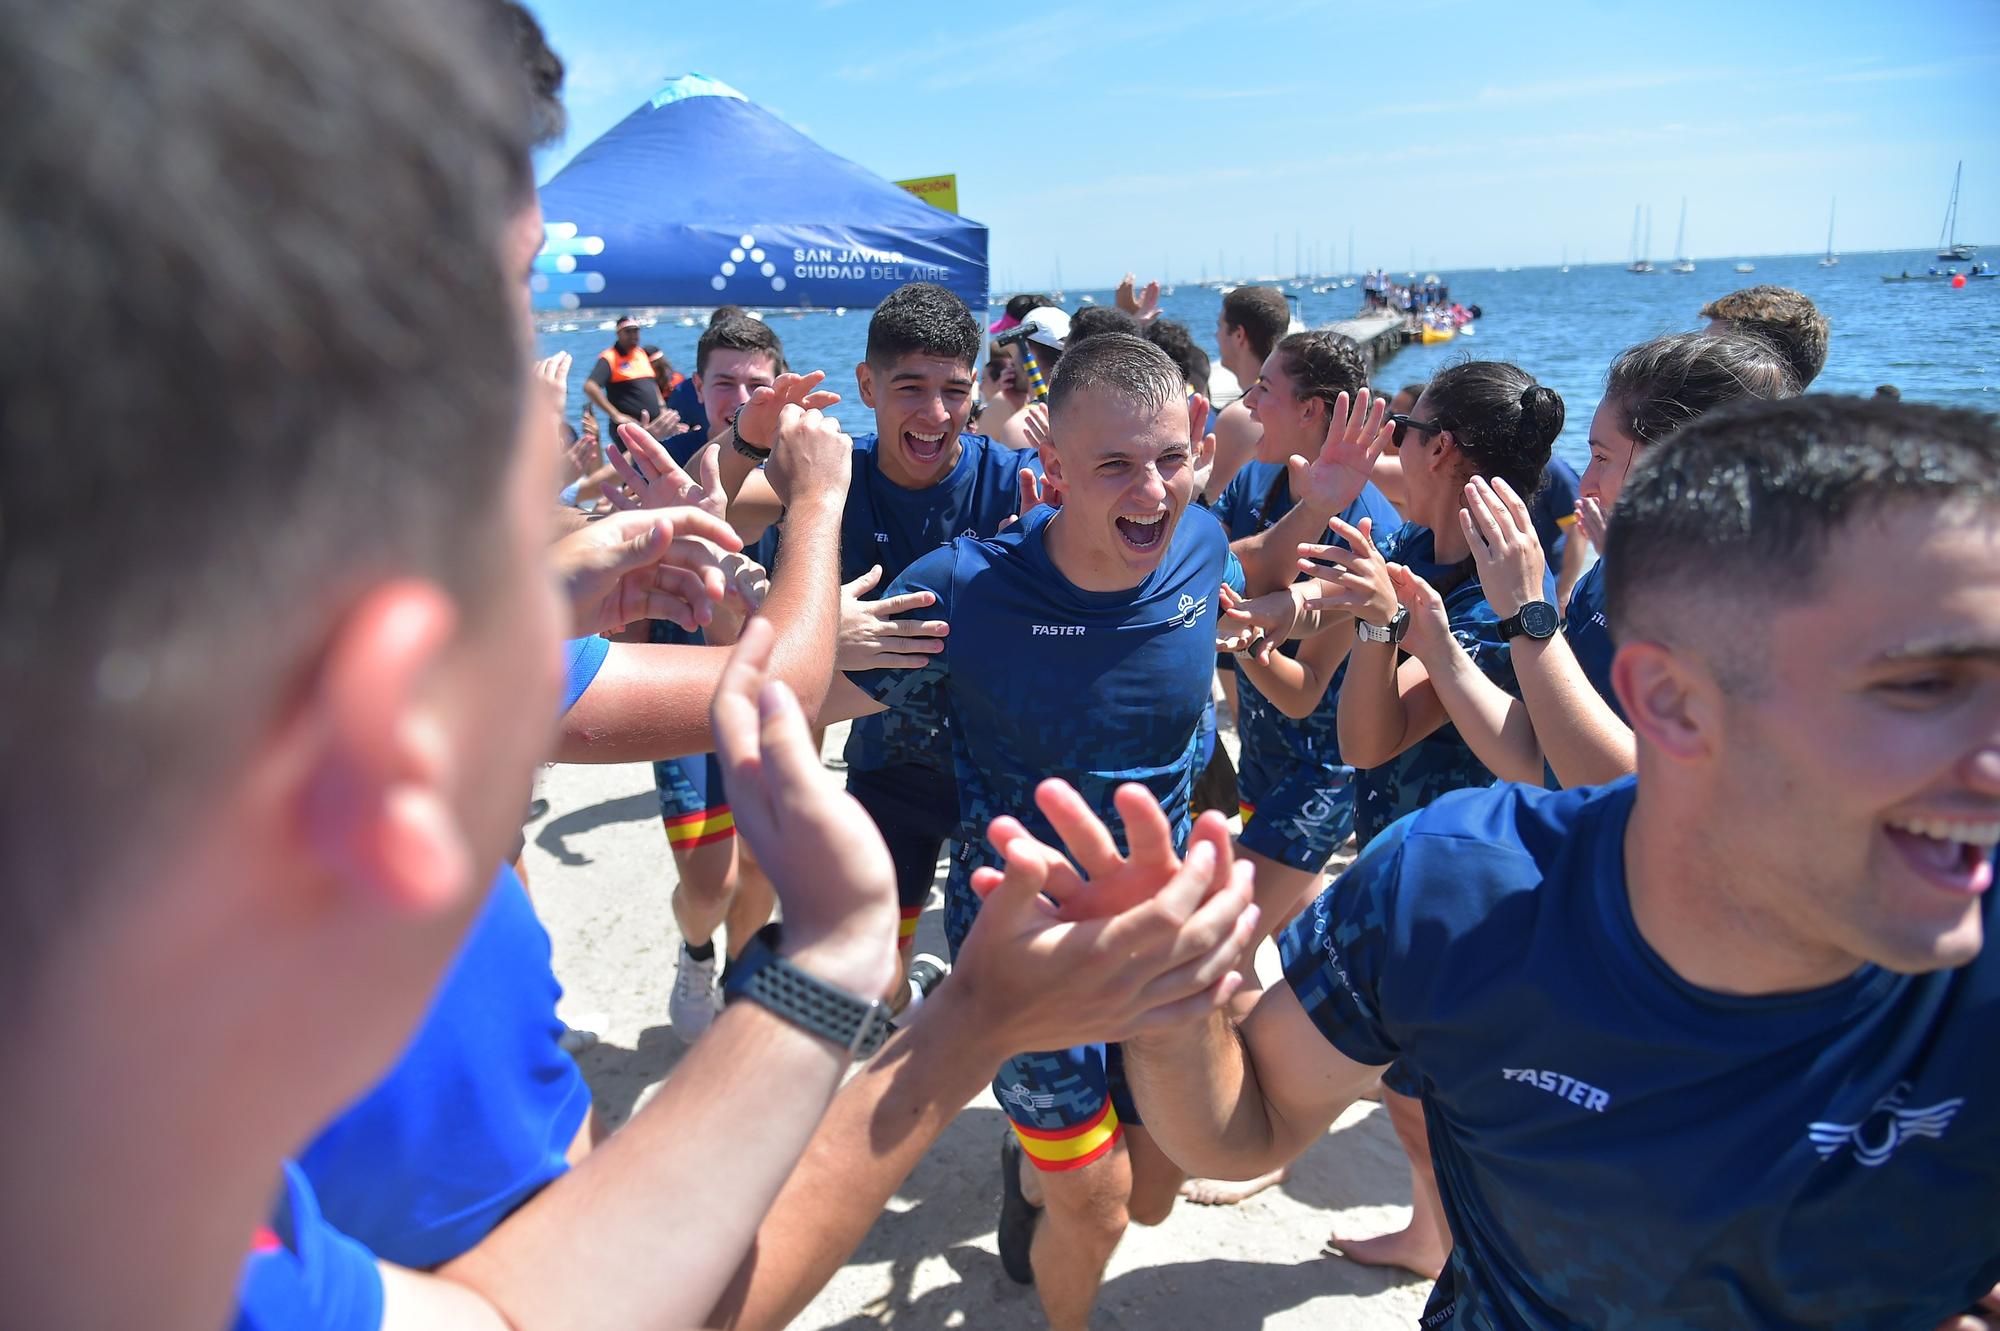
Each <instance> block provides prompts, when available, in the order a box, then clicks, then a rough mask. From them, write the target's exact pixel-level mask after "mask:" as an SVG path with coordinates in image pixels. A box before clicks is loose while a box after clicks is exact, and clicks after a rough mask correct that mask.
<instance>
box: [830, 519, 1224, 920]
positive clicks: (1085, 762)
mask: <svg viewBox="0 0 2000 1331" xmlns="http://www.w3.org/2000/svg"><path fill="white" fill-rule="evenodd" d="M1057 513H1058V510H1056V509H1053V508H1048V507H1042V508H1038V509H1036V510H1035V511H1034V512H1032V513H1030V514H1029V515H1028V516H1027V518H1026V519H1025V520H1024V521H1022V522H1021V523H1019V524H1017V525H1016V526H1015V527H1010V528H1009V529H1008V530H1007V531H1006V532H1005V533H1004V534H1003V535H1001V536H998V537H994V538H991V539H984V540H982V539H978V538H974V537H969V536H968V537H961V538H960V539H958V540H956V541H953V542H952V543H951V544H950V545H948V546H945V547H943V548H941V549H938V550H934V551H932V552H931V553H930V554H928V555H926V556H924V557H923V558H922V559H919V560H918V561H917V562H916V563H914V564H912V565H911V566H910V567H909V568H908V569H907V570H905V571H904V573H903V576H902V577H900V578H898V579H897V580H896V583H895V585H894V586H893V587H892V588H891V589H890V594H891V595H899V594H901V593H903V592H907V591H916V590H919V589H923V590H928V591H931V592H934V593H936V595H937V598H938V600H937V605H936V606H935V607H933V608H932V609H930V610H923V611H918V612H916V613H917V614H919V615H924V616H928V615H931V614H936V615H937V616H938V617H940V618H943V619H946V620H948V621H950V623H951V626H952V628H951V636H950V637H949V638H947V639H946V640H945V650H944V651H942V652H940V653H939V654H938V655H937V656H935V657H933V658H932V661H931V664H930V665H927V666H924V667H922V668H920V669H916V670H871V671H867V672H864V673H858V674H853V675H850V676H849V678H850V679H852V680H853V681H854V682H855V683H856V684H857V685H859V686H860V687H861V689H862V690H863V691H865V692H866V693H868V695H869V696H871V697H873V698H876V699H877V700H879V701H881V702H884V703H886V704H888V705H889V706H890V707H891V708H892V709H893V708H897V707H901V706H903V705H904V702H905V700H906V699H908V698H910V697H911V696H912V695H914V694H916V693H918V692H919V691H921V690H926V689H934V690H936V695H935V696H936V697H937V698H938V700H939V701H940V703H941V704H942V706H943V708H944V710H945V712H946V714H947V716H948V718H949V720H950V725H949V727H948V728H947V730H948V733H949V734H950V736H951V742H952V756H953V762H954V768H955V771H956V774H957V780H958V802H959V812H960V815H961V819H962V822H963V824H964V827H965V830H966V834H967V840H966V842H965V843H964V845H963V846H962V848H961V852H960V855H959V857H958V859H957V860H956V861H955V862H954V864H953V867H952V883H953V885H954V886H962V885H963V884H964V881H965V879H966V877H967V876H968V875H969V874H970V871H971V869H972V868H973V867H975V866H976V865H977V864H981V863H990V862H991V850H990V848H989V847H987V845H986V842H985V831H986V824H987V823H988V821H990V820H991V819H992V818H994V817H995V816H997V815H999V814H1002V813H1008V814H1012V815H1014V816H1015V817H1016V818H1019V819H1020V820H1021V821H1022V823H1024V824H1025V825H1026V826H1027V828H1028V830H1029V831H1031V832H1033V833H1034V834H1035V835H1036V836H1038V837H1040V838H1042V839H1043V840H1044V841H1046V842H1048V843H1049V844H1050V845H1060V844H1062V843H1061V841H1060V839H1059V838H1057V837H1056V836H1055V834H1054V832H1053V830H1052V829H1051V828H1050V827H1049V826H1048V824H1047V821H1046V820H1045V819H1044V818H1043V817H1042V813H1041V811H1040V810H1039V809H1037V808H1036V807H1035V803H1034V789H1035V786H1036V785H1037V784H1038V783H1039V782H1041V781H1042V780H1043V778H1045V777H1051V776H1059V777H1062V778H1064V779H1066V780H1067V781H1069V782H1070V783H1071V784H1072V785H1074V786H1075V787H1076V788H1077V790H1078V791H1079V792H1080V793H1081V794H1082V796H1083V798H1084V799H1085V801H1087V802H1088V803H1089V804H1090V806H1091V807H1092V808H1093V809H1095V810H1096V811H1097V814H1098V816H1099V817H1100V818H1103V819H1104V820H1105V821H1106V823H1107V824H1108V825H1109V826H1110V827H1111V828H1112V831H1113V835H1115V836H1118V837H1119V838H1120V839H1121V841H1122V838H1123V832H1124V828H1123V823H1122V820H1121V819H1120V818H1119V817H1118V812H1117V809H1116V808H1115V807H1114V806H1113V804H1112V802H1111V793H1112V791H1114V790H1115V789H1117V787H1118V786H1120V785H1122V784H1123V783H1125V782H1127V781H1137V782H1141V783H1143V784H1144V785H1146V786H1147V787H1149V788H1150V789H1151V790H1152V792H1153V794H1154V796H1155V797H1156V798H1157V799H1158V800H1159V802H1160V805H1161V807H1162V808H1164V809H1165V810H1166V813H1167V819H1168V821H1169V822H1170V823H1171V824H1172V825H1173V826H1174V828H1175V829H1176V836H1177V837H1180V836H1185V834H1186V831H1187V826H1188V796H1189V792H1190V789H1191V787H1192V784H1193V778H1194V762H1195V758H1196V756H1197V752H1198V750H1199V747H1200V745H1199V733H1198V732H1199V729H1200V723H1201V713H1202V708H1203V706H1204V705H1205V704H1206V703H1207V702H1208V691H1209V680H1210V679H1211V678H1212V677H1213V675H1214V672H1215V617H1216V612H1217V609H1218V604H1219V601H1220V589H1221V588H1222V586H1223V585H1224V584H1225V583H1231V584H1233V585H1234V586H1236V587H1237V588H1239V589H1240V588H1241V587H1242V577H1243V575H1242V570H1241V568H1239V567H1238V566H1237V564H1236V558H1235V556H1234V555H1232V554H1230V553H1229V543H1228V541H1227V539H1225V537H1224V536H1223V532H1222V527H1221V525H1220V524H1218V523H1217V522H1216V521H1215V519H1214V518H1212V517H1210V516H1209V514H1208V512H1207V510H1205V509H1201V508H1196V507H1190V508H1188V509H1187V511H1186V512H1184V513H1182V514H1181V517H1180V521H1179V522H1178V523H1177V524H1176V525H1175V527H1174V531H1173V534H1172V535H1171V536H1170V537H1169V538H1168V545H1167V551H1166V554H1165V555H1164V556H1162V558H1161V560H1160V564H1159V566H1158V567H1157V568H1155V569H1154V570H1153V571H1152V572H1151V573H1149V574H1148V575H1147V576H1146V578H1145V579H1144V580H1143V581H1142V582H1140V583H1139V585H1138V586H1136V587H1132V588H1127V589H1125V590H1122V591H1109V592H1095V591H1085V590H1084V589H1082V588H1080V587H1078V586H1076V585H1075V584H1074V583H1072V582H1070V580H1069V579H1068V578H1066V577H1064V576H1063V575H1062V573H1061V572H1060V571H1059V570H1058V569H1057V568H1056V566H1055V564H1054V562H1053V561H1052V560H1051V559H1050V558H1049V553H1048V549H1047V546H1046V539H1047V533H1048V530H1049V524H1050V522H1051V521H1052V520H1054V519H1055V518H1056V516H1057Z"/></svg>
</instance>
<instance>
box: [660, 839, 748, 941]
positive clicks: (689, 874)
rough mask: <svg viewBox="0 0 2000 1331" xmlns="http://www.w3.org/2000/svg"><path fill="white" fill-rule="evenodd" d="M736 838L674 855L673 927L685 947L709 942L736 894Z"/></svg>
mask: <svg viewBox="0 0 2000 1331" xmlns="http://www.w3.org/2000/svg"><path fill="white" fill-rule="evenodd" d="M738 840H739V838H737V837H733V836H732V837H724V838H723V839H722V840H720V841H711V842H709V843H708V844H707V845H705V846H695V847H694V848H692V849H690V850H676V851H675V852H674V871H675V873H676V875H678V877H679V879H680V881H679V882H678V883H676V884H675V885H674V898H673V909H674V924H675V925H676V926H678V927H679V929H680V931H681V937H682V938H684V939H686V940H687V943H688V946H690V947H700V946H702V945H703V944H704V943H709V942H713V941H714V939H715V931H716V930H717V929H720V928H721V927H722V921H723V918H724V917H725V916H726V915H727V914H728V913H729V903H730V899H731V898H732V897H733V896H735V894H736V843H737V841H738Z"/></svg>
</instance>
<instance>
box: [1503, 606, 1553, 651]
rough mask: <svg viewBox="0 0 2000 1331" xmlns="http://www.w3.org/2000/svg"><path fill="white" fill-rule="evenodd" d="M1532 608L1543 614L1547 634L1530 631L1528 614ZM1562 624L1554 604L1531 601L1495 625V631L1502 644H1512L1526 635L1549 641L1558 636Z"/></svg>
mask: <svg viewBox="0 0 2000 1331" xmlns="http://www.w3.org/2000/svg"><path fill="white" fill-rule="evenodd" d="M1531 608H1536V609H1538V610H1539V612H1541V613H1540V617H1541V619H1542V620H1543V622H1544V623H1545V624H1546V625H1547V627H1548V631H1547V632H1546V633H1534V632H1531V631H1530V630H1529V628H1528V612H1529V610H1530V609H1531ZM1560 623H1561V617H1560V616H1559V615H1558V614H1557V612H1556V608H1555V606H1554V604H1552V603H1551V602H1548V601H1529V602H1527V603H1526V604H1524V605H1522V607H1521V608H1520V609H1519V610H1516V611H1515V612H1514V613H1513V614H1511V615H1509V616H1507V618H1505V619H1503V620H1501V621H1500V622H1499V623H1498V624H1496V625H1494V629H1495V631H1497V632H1498V633H1499V634H1500V640H1501V641H1502V642H1512V641H1513V640H1514V639H1516V638H1518V637H1520V636H1521V635H1522V634H1524V633H1526V634H1528V636H1529V637H1532V638H1536V639H1538V640H1547V639H1549V638H1553V637H1554V636H1555V635H1556V629H1557V627H1558V626H1559V625H1560Z"/></svg>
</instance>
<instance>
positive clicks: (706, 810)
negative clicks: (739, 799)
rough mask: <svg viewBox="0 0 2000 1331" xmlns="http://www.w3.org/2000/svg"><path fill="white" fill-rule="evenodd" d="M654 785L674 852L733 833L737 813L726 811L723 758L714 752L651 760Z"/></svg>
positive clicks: (727, 802)
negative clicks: (664, 759)
mask: <svg viewBox="0 0 2000 1331" xmlns="http://www.w3.org/2000/svg"><path fill="white" fill-rule="evenodd" d="M653 788H654V789H655V790H657V791H658V792H659V794H660V821H661V822H662V823H664V824H665V825H666V829H667V845H668V846H670V847H672V848H673V849H674V850H675V851H676V852H679V851H684V850H693V849H694V848H695V847H696V846H706V845H710V844H712V843H714V842H717V841H726V840H728V839H729V838H730V837H733V836H735V835H736V816H735V815H734V814H732V813H731V812H730V811H729V796H728V793H727V792H725V791H724V790H723V788H722V762H721V760H720V759H718V758H717V757H716V756H715V755H714V754H712V753H697V754H690V755H689V756H687V757H685V758H669V759H667V760H666V761H665V762H657V763H654V764H653Z"/></svg>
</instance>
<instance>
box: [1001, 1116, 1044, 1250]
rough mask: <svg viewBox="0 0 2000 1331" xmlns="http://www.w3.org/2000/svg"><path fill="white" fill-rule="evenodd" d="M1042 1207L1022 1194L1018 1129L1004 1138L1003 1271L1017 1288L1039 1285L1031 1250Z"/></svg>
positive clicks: (1008, 1130)
mask: <svg viewBox="0 0 2000 1331" xmlns="http://www.w3.org/2000/svg"><path fill="white" fill-rule="evenodd" d="M1040 1218H1041V1208H1040V1207H1038V1206H1035V1205H1032V1204H1031V1203H1030V1202H1029V1201H1028V1195H1027V1194H1026V1193H1024V1192H1022V1191H1021V1139H1020V1138H1019V1137H1016V1136H1015V1135H1014V1129H1012V1128H1008V1129H1006V1130H1005V1135H1003V1136H1002V1137H1001V1138H1000V1230H999V1235H998V1237H999V1240H1000V1269H1001V1270H1003V1271H1005V1272H1006V1273H1007V1278H1008V1279H1009V1280H1011V1281H1013V1282H1014V1283H1015V1284H1017V1285H1032V1284H1034V1283H1035V1264H1034V1262H1033V1261H1032V1260H1031V1259H1030V1257H1029V1255H1028V1254H1029V1250H1030V1249H1031V1248H1032V1247H1033V1246H1034V1242H1035V1221H1036V1220H1038V1219H1040Z"/></svg>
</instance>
